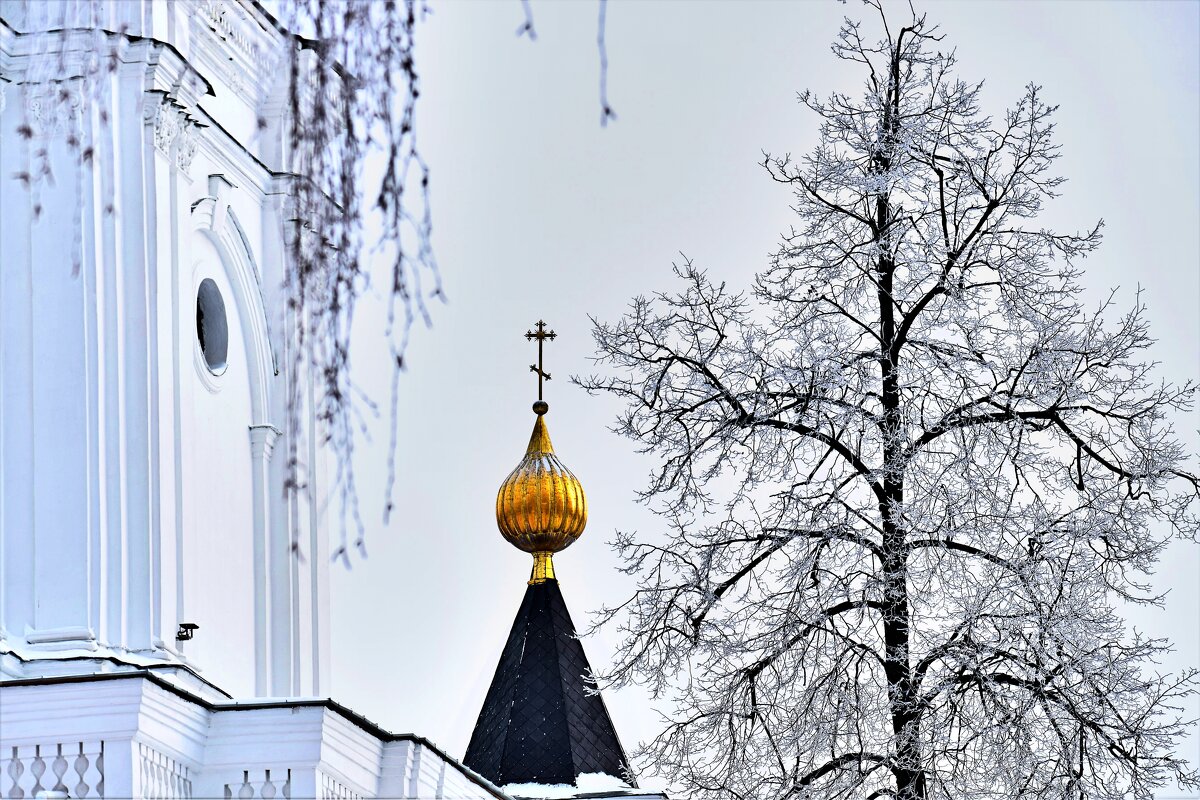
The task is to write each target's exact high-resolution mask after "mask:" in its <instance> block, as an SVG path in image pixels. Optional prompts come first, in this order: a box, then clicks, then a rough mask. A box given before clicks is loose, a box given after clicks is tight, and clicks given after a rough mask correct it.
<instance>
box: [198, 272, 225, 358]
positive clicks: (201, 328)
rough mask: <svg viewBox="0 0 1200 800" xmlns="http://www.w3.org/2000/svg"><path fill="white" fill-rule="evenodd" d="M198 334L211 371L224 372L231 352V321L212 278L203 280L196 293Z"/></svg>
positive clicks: (201, 349)
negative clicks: (227, 356) (226, 358)
mask: <svg viewBox="0 0 1200 800" xmlns="http://www.w3.org/2000/svg"><path fill="white" fill-rule="evenodd" d="M196 335H197V336H198V337H199V339H200V352H202V353H203V354H204V363H205V364H207V365H208V369H209V371H210V372H212V373H213V374H214V375H219V374H221V373H222V372H224V371H225V357H226V355H227V354H228V352H229V321H228V319H226V317H225V300H224V298H222V297H221V290H220V289H218V288H217V284H216V283H214V282H213V279H212V278H205V279H204V280H202V281H201V282H200V291H199V292H197V293H196Z"/></svg>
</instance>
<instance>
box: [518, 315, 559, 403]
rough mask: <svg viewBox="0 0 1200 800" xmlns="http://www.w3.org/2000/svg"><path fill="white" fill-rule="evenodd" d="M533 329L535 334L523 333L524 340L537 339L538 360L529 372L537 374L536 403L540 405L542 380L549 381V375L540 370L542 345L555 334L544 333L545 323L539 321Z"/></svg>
mask: <svg viewBox="0 0 1200 800" xmlns="http://www.w3.org/2000/svg"><path fill="white" fill-rule="evenodd" d="M534 327H535V328H537V333H534V332H533V331H525V338H526V339H537V343H538V360H537V363H536V364H530V365H529V371H530V372H536V373H537V376H538V402H539V403H541V402H542V379H543V378H544V379H545V380H550V373H549V372H546V371H544V370H543V369H542V343H543V342H545V341H546V340H547V339H553V338H555V336H556V335H557V334H555V333H554V331H550V332H548V333H547V332H546V323H544V322H542V321H541V320H540V319H539V320H538V321H537V325H535V326H534Z"/></svg>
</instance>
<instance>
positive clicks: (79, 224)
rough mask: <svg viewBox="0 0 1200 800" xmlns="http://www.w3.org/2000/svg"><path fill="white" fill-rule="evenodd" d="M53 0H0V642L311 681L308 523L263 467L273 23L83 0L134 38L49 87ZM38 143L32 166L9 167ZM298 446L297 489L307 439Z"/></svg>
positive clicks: (34, 654)
mask: <svg viewBox="0 0 1200 800" xmlns="http://www.w3.org/2000/svg"><path fill="white" fill-rule="evenodd" d="M52 5H53V4H49V3H38V2H33V3H30V2H28V0H0V86H2V87H3V99H2V100H0V143H2V146H0V336H2V337H3V345H4V346H3V353H2V355H0V486H2V487H3V490H2V491H3V495H2V498H0V560H2V563H0V654H2V653H3V652H6V651H7V652H10V653H14V654H18V655H20V656H21V657H22V658H23V659H25V660H26V662H28V660H29V659H37V658H64V657H67V656H71V657H76V656H86V655H91V656H95V657H112V658H116V659H119V660H120V659H124V660H126V661H139V660H144V659H152V660H155V659H156V660H160V661H165V662H177V663H182V664H186V665H188V666H189V667H190V668H192V669H194V670H195V671H197V672H199V673H200V674H201V675H202V676H203V677H204V678H205V679H207V680H209V681H211V682H213V683H215V684H216V685H218V686H220V687H222V688H223V689H225V691H227V692H229V693H231V694H234V695H237V696H253V695H258V696H270V695H275V696H282V695H293V696H294V695H302V694H305V695H312V694H318V693H320V692H321V690H322V687H323V686H326V685H327V684H328V654H327V651H328V624H327V620H326V619H325V616H324V615H325V614H326V609H327V605H328V604H327V601H326V598H325V593H326V591H327V577H326V576H327V569H328V559H327V558H325V557H324V553H325V552H326V551H327V545H326V541H325V539H326V535H327V533H326V522H325V520H323V519H320V518H318V517H316V516H315V512H314V511H313V505H310V504H309V503H308V502H307V499H306V498H299V499H296V500H293V501H292V502H289V501H288V500H287V498H285V496H284V492H283V481H284V465H283V461H284V457H285V455H286V453H285V450H286V442H285V441H284V440H283V439H282V438H281V435H280V431H281V430H282V429H284V428H285V427H286V426H285V419H286V415H285V414H286V409H285V403H286V397H287V393H288V392H287V382H288V381H289V380H290V379H291V378H290V376H289V374H288V366H289V365H290V363H291V357H290V353H289V351H288V345H289V341H288V337H287V335H286V334H285V331H286V330H287V320H286V319H285V317H284V313H283V309H284V304H283V303H282V301H281V298H280V290H279V287H280V285H281V282H282V277H283V272H284V263H283V259H284V255H285V250H286V248H285V239H284V236H285V222H284V216H285V214H284V208H285V207H286V202H287V194H286V192H287V187H286V179H285V178H284V177H283V176H281V175H280V174H278V173H277V172H275V171H274V170H275V169H278V167H279V166H280V165H281V164H282V163H283V159H284V157H285V154H284V153H283V151H282V147H281V146H280V141H281V139H280V135H279V132H280V131H281V130H282V129H283V125H284V124H285V120H284V117H283V106H282V103H281V102H279V99H278V98H279V97H280V96H282V94H283V88H284V87H283V86H281V79H282V77H283V76H284V75H285V74H286V70H283V69H281V68H280V66H279V65H280V59H281V53H282V50H281V48H282V46H283V40H282V39H281V37H280V36H279V35H278V33H277V32H276V31H275V30H274V29H273V28H272V26H271V25H270V23H269V21H268V20H267V19H266V18H265V17H264V16H263V15H262V14H261V12H259V11H257V10H256V9H255V8H254V6H253V4H252V3H249V2H240V1H235V2H226V1H222V2H215V1H214V0H177V1H175V2H168V0H127V1H126V2H122V3H115V4H111V3H105V4H102V7H103V8H104V9H105V10H106V13H109V14H110V15H112V16H113V19H112V20H110V24H109V27H110V29H112V30H119V29H120V28H121V27H122V26H126V29H127V31H128V33H129V34H131V35H133V34H137V35H140V36H144V37H150V38H134V37H132V36H131V37H130V38H128V39H127V40H125V41H124V42H123V43H122V50H121V59H120V64H119V66H118V68H117V69H116V70H115V72H114V73H112V74H111V75H105V76H104V77H103V78H102V79H101V81H102V85H101V87H100V96H99V98H98V99H94V98H93V97H92V96H91V93H90V92H87V91H81V90H80V86H79V85H78V84H79V82H78V81H75V82H71V81H67V82H66V83H63V84H53V85H54V86H59V85H62V86H65V87H67V90H68V92H69V93H70V97H69V99H68V100H67V101H66V102H57V103H56V102H49V101H48V100H47V97H46V91H47V87H48V86H50V85H51V84H49V83H47V77H61V76H58V75H48V74H47V72H46V67H45V64H46V63H47V62H46V56H45V55H44V53H45V52H47V51H49V52H58V51H61V50H63V49H64V45H63V44H62V42H61V41H60V40H54V39H47V38H46V36H47V35H46V34H38V33H37V32H36V25H37V24H38V23H39V21H41V22H45V20H46V19H47V16H46V11H45V9H46V8H48V7H51V6H52ZM118 17H119V18H118ZM51 36H53V35H51ZM67 52H68V55H70V52H71V51H70V50H69V48H67ZM38 54H43V55H41V56H39V55H38ZM39 58H40V59H41V60H40V61H39ZM65 63H66V68H67V72H68V74H69V73H70V70H71V63H72V62H71V58H68V59H67V60H66V62H65ZM102 114H103V115H104V116H106V117H107V118H106V119H104V120H102V119H101V116H102ZM260 118H261V119H263V120H265V121H266V122H267V127H266V128H265V129H264V130H263V131H261V132H259V131H258V120H259V119H260ZM23 125H28V126H30V127H31V128H32V129H33V131H34V134H35V135H34V136H33V138H26V137H22V136H21V135H19V134H18V130H19V128H20V127H21V126H23ZM71 134H74V135H76V136H78V137H81V138H82V140H83V142H84V146H86V147H90V148H92V152H93V153H94V156H93V157H92V158H91V159H90V161H89V162H88V163H85V164H83V165H82V166H81V165H80V163H79V158H78V155H79V149H78V148H76V149H72V148H71V147H68V145H67V143H66V140H67V136H68V135H71ZM43 146H46V147H47V158H48V161H49V163H50V165H51V167H52V170H53V180H42V181H38V182H35V184H34V188H32V189H31V188H30V186H28V185H27V182H26V181H23V180H22V179H20V178H19V177H18V176H20V175H21V174H22V173H27V174H29V173H36V172H37V170H38V167H39V165H40V163H41V161H40V155H39V152H38V151H39V149H40V148H42V147H43ZM205 278H211V279H212V280H213V281H214V282H215V283H216V284H217V286H218V288H219V290H220V294H221V296H222V298H223V300H224V305H225V310H226V315H227V320H228V333H229V349H228V358H227V362H228V363H227V367H226V368H225V369H224V371H220V374H219V375H217V374H213V372H212V371H211V370H209V369H208V368H207V366H206V364H205V361H204V358H203V356H202V354H201V351H200V348H199V344H198V338H197V329H196V298H197V290H198V287H199V285H200V282H201V281H202V280H204V279H205ZM301 380H303V377H301ZM309 434H310V438H312V437H311V431H309ZM302 452H304V453H305V454H306V455H307V456H308V457H309V459H310V461H313V462H315V463H313V464H312V465H311V466H312V471H311V473H310V477H311V478H312V480H311V483H312V484H313V485H314V487H315V491H316V492H317V497H318V501H317V503H316V504H315V505H316V507H320V499H321V498H320V493H321V492H322V491H324V490H325V487H324V482H323V478H324V473H323V471H322V468H321V467H322V459H323V458H324V455H323V454H321V453H320V452H312V453H310V452H309V451H308V448H307V447H304V448H303V451H302ZM293 537H295V538H296V539H297V540H298V541H299V543H300V545H301V548H302V549H303V550H304V551H305V552H306V553H307V554H308V555H309V556H310V557H309V558H308V559H307V560H305V561H299V560H297V559H296V558H294V557H293V556H292V554H291V551H290V545H291V541H292V539H293ZM181 622H192V623H196V624H198V625H199V626H200V628H199V630H198V631H197V632H196V633H195V636H194V638H193V639H192V640H190V641H187V642H179V641H176V636H175V634H176V629H177V627H178V625H179V623H181ZM5 663H14V662H12V660H11V659H10V660H9V661H5V660H4V659H3V658H0V671H2V670H3V669H4V667H3V665H4V664H5ZM79 663H80V669H81V670H84V671H86V670H87V669H89V667H88V666H86V664H85V663H84V662H79ZM26 674H27V673H26Z"/></svg>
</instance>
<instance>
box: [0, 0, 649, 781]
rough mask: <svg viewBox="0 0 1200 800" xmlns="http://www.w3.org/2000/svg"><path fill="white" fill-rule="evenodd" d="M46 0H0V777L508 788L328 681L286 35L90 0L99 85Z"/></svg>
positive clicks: (198, 12) (245, 13) (240, 1)
mask: <svg viewBox="0 0 1200 800" xmlns="http://www.w3.org/2000/svg"><path fill="white" fill-rule="evenodd" d="M52 5H53V4H51V3H49V2H42V1H41V0H0V337H2V339H0V341H2V344H3V348H2V353H0V487H2V492H0V798H5V799H7V798H30V799H32V798H39V797H45V798H101V797H103V798H262V799H263V800H268V799H269V798H330V799H333V798H338V799H339V800H342V799H345V800H350V799H352V798H353V799H357V798H431V799H432V798H508V797H512V796H517V793H516V792H515V791H514V790H511V787H510V791H508V792H506V790H505V789H504V788H503V787H501V786H499V785H497V784H496V783H493V782H492V781H491V780H489V778H488V777H487V776H485V775H481V774H479V773H477V772H475V771H473V770H471V769H469V768H468V767H466V766H464V765H463V763H462V762H461V760H460V759H459V758H457V757H456V756H452V755H450V754H447V753H445V752H443V751H442V750H440V749H439V748H438V747H436V746H435V745H434V744H432V743H430V742H429V741H427V740H425V739H423V738H422V737H420V736H417V735H411V734H398V733H391V732H388V731H385V730H383V729H381V728H380V727H378V726H377V725H375V724H373V723H372V722H370V721H369V720H368V718H367V717H369V715H370V711H371V710H370V709H360V710H358V711H361V712H362V713H361V714H360V713H356V712H355V711H351V710H349V709H347V708H345V707H343V706H341V705H340V704H338V703H337V702H335V701H333V700H330V699H326V697H325V695H326V693H327V692H328V686H329V671H330V658H329V653H330V649H329V640H330V639H329V630H330V625H331V624H334V622H335V621H334V620H331V619H330V616H329V612H328V609H329V603H328V591H329V581H328V570H329V563H330V562H329V559H328V557H327V556H326V555H325V554H327V553H328V551H329V546H328V542H327V537H328V527H329V524H330V523H329V521H328V520H327V519H325V518H324V516H323V515H322V514H320V513H319V512H318V511H317V509H319V508H320V506H321V494H322V491H324V490H326V488H327V482H326V481H327V476H326V473H325V472H323V471H322V469H321V465H322V463H323V460H322V459H323V458H324V455H323V454H322V453H321V452H320V450H319V449H318V448H317V446H316V445H315V444H313V442H314V441H316V440H317V438H318V437H317V436H315V435H314V433H315V431H314V430H313V426H312V424H311V423H310V424H309V425H308V426H307V427H306V428H305V429H304V430H302V431H301V432H300V438H301V439H302V440H303V441H299V442H297V443H296V444H297V446H298V448H299V450H300V452H301V454H302V456H303V459H304V461H305V463H306V464H307V465H309V468H310V472H309V475H308V477H309V483H310V493H309V494H305V493H292V494H288V493H285V492H284V490H283V487H284V482H285V478H286V474H285V471H286V452H285V451H286V449H287V444H288V443H287V442H286V436H285V434H284V433H282V431H283V430H284V429H285V428H286V425H285V420H286V414H287V405H286V403H287V397H288V394H289V390H290V389H291V388H292V387H290V386H289V384H288V381H289V380H292V377H291V376H290V375H289V365H290V364H291V363H292V362H291V354H290V352H289V347H290V343H289V341H288V340H287V337H286V336H284V335H283V334H282V333H281V330H280V329H281V327H282V326H281V324H280V320H281V319H282V318H283V308H284V305H285V304H284V298H283V297H282V289H281V286H282V283H283V277H284V270H285V260H286V258H287V248H286V246H285V241H286V239H285V235H286V231H285V228H286V225H287V212H288V207H289V197H288V186H287V180H286V174H285V173H286V171H287V163H286V158H287V154H286V152H285V150H286V147H285V139H286V137H285V135H284V131H285V126H286V124H287V109H286V104H285V103H284V102H283V101H284V98H286V95H287V91H286V90H287V87H286V85H285V83H284V82H285V81H286V79H287V74H288V70H287V69H286V65H285V64H283V62H282V57H283V54H284V52H285V51H284V48H285V47H286V46H287V42H288V39H287V37H286V35H285V34H284V33H282V32H281V30H280V29H279V26H278V24H277V23H276V21H275V20H274V19H272V18H271V17H270V16H269V15H268V14H267V13H266V12H265V11H264V10H263V8H262V7H261V6H260V5H259V4H258V3H257V2H255V0H122V2H102V3H99V4H97V6H98V7H101V8H103V9H104V11H105V13H107V14H109V15H110V16H111V19H110V20H109V22H108V25H107V26H106V27H107V28H108V29H109V30H110V31H120V33H111V34H109V36H111V37H118V36H119V37H123V41H122V44H121V50H120V53H121V55H120V59H119V63H118V64H117V65H116V68H115V70H113V71H112V72H111V73H108V74H106V75H105V76H104V77H103V78H102V81H103V86H102V87H101V90H100V91H101V93H102V99H103V101H104V102H103V103H102V104H101V103H97V102H92V101H91V100H89V98H88V97H87V96H83V95H82V94H81V93H77V83H78V82H72V81H62V80H61V79H62V78H64V77H70V76H71V75H72V74H73V72H72V70H77V69H78V67H77V65H78V63H79V59H80V58H82V57H83V55H84V53H83V51H82V50H79V51H77V50H75V49H73V48H75V47H76V43H81V44H80V46H83V45H82V43H85V42H86V41H87V40H85V39H83V38H75V39H72V38H66V39H64V38H63V37H70V36H71V34H70V32H66V33H64V32H63V31H62V30H53V28H54V26H53V25H52V24H50V22H49V20H51V18H52V15H50V14H48V13H47V8H49V7H50V6H52ZM55 92H58V93H60V94H59V95H55V94H53V93H55ZM102 109H104V110H103V112H102ZM101 113H105V114H107V119H105V120H101V118H100V115H101ZM263 122H265V127H262V123H263ZM72 135H82V136H83V139H84V140H85V141H86V142H87V143H88V145H87V146H88V147H89V148H90V153H89V158H87V159H83V160H81V159H80V155H79V154H80V148H79V147H78V146H76V147H74V148H72V147H71V146H70V145H69V144H68V143H67V140H68V138H69V137H70V136H72ZM46 165H49V167H50V170H51V176H50V177H49V178H48V179H47V178H45V177H44V176H42V175H41V170H42V169H43V167H44V166H46ZM540 413H544V412H539V414H540ZM539 424H540V417H539ZM302 427H304V426H302ZM548 441H549V440H548V438H547V440H546V442H547V447H549V444H548ZM532 446H533V445H532V444H531V447H532ZM294 541H295V542H298V543H299V546H300V549H301V551H302V552H304V553H306V554H308V557H306V558H297V557H295V556H294V555H293V553H292V543H293V542H294ZM498 546H499V545H498ZM552 577H553V576H552V575H551V578H552ZM551 583H553V580H551ZM554 591H555V592H557V589H554ZM564 613H565V612H564ZM568 623H569V618H568ZM568 628H569V625H568ZM515 635H516V634H515V633H514V636H515ZM572 635H573V631H572ZM510 641H511V640H510ZM491 657H492V654H486V657H485V659H484V660H485V661H486V660H487V659H490V658H491ZM580 658H582V651H580ZM584 663H586V662H584ZM498 680H499V678H498ZM564 680H566V679H565V678H564ZM497 691H498V690H497ZM563 693H564V694H566V690H564V692H563ZM297 698H304V699H297ZM597 714H599V712H597ZM364 715H365V716H364ZM603 716H604V719H607V715H606V713H605V714H604V715H603ZM481 724H482V717H481ZM564 735H566V734H564ZM571 735H574V734H571ZM480 736H483V734H480ZM610 739H611V740H612V741H613V742H616V739H615V734H613V736H611V737H610ZM481 741H482V740H481ZM484 744H487V742H484ZM480 746H481V747H482V746H483V745H480ZM613 746H614V747H615V748H616V750H614V752H620V746H619V742H616V744H615V745H613ZM564 752H570V750H569V748H568V750H566V751H564ZM614 758H615V756H614ZM620 758H621V759H622V760H621V761H620V763H624V761H623V758H624V756H623V753H620ZM481 763H482V762H481ZM535 766H536V765H535ZM576 773H578V770H576ZM630 783H632V779H630ZM575 788H577V789H578V790H579V792H582V791H583V790H584V785H583V782H582V781H580V783H579V785H578V787H575ZM566 794H567V795H571V794H575V795H576V796H580V795H579V794H577V793H576V792H573V791H571V788H570V787H567V791H566ZM588 796H591V797H598V796H605V797H616V796H621V797H642V798H649V797H652V796H653V797H660V795H648V794H646V793H644V792H638V791H637V790H635V789H633V788H629V789H626V790H611V791H606V792H602V793H600V794H590V795H588Z"/></svg>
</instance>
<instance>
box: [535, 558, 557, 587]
mask: <svg viewBox="0 0 1200 800" xmlns="http://www.w3.org/2000/svg"><path fill="white" fill-rule="evenodd" d="M553 580H557V579H556V578H555V577H554V553H552V552H550V551H549V550H539V551H537V552H536V553H534V554H533V572H531V573H529V584H530V585H531V586H532V585H533V584H535V583H545V582H546V581H553Z"/></svg>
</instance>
